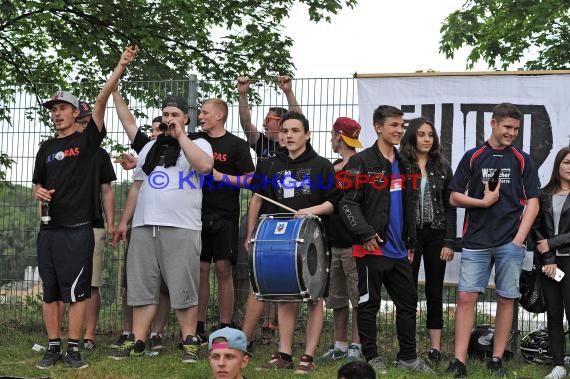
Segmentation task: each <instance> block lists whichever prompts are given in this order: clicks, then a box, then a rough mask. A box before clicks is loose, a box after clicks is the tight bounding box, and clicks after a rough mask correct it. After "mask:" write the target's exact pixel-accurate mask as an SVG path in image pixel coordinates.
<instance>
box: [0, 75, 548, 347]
mask: <svg viewBox="0 0 570 379" xmlns="http://www.w3.org/2000/svg"><path fill="white" fill-rule="evenodd" d="M221 84H222V83H214V82H200V81H196V80H195V78H191V79H190V80H182V81H161V82H136V83H132V82H131V83H129V82H126V83H123V84H122V90H123V91H122V92H123V93H126V92H127V91H126V90H128V89H131V91H129V92H128V93H130V94H131V95H130V96H129V97H127V99H126V100H127V101H128V103H129V108H130V109H131V111H132V112H133V114H134V115H135V117H136V118H137V121H138V123H139V125H140V126H143V127H147V128H148V126H149V124H150V123H151V120H152V118H153V117H155V116H158V115H159V114H160V110H159V109H158V107H156V106H154V107H153V106H149V105H148V104H147V103H146V102H143V101H142V100H139V99H143V98H147V99H148V98H149V97H152V96H149V93H150V94H153V93H157V94H159V93H160V94H163V93H165V92H170V93H180V94H185V95H186V96H188V97H189V99H190V100H191V110H190V113H191V119H192V120H193V121H192V122H191V125H190V129H191V130H192V129H193V128H195V127H196V113H197V110H198V108H197V104H198V103H199V101H200V100H201V99H206V98H210V97H217V96H218V95H219V94H221V93H223V92H222V91H221V89H220V88H221ZM228 84H229V85H234V84H233V83H228ZM80 86H81V89H80V90H79V89H78V91H77V93H96V92H97V87H99V86H100V84H97V83H83V84H81V85H80ZM36 88H41V89H42V90H43V92H44V93H53V92H54V91H55V90H57V89H58V88H55V87H54V86H53V85H51V84H37V85H36ZM2 90H10V91H13V92H14V93H15V94H16V97H15V99H14V101H13V102H11V103H8V104H0V107H2V108H4V109H8V110H9V115H10V121H7V120H3V121H0V122H1V125H2V129H1V132H0V152H3V153H6V154H7V155H9V156H10V158H11V159H12V160H13V164H12V167H11V168H10V169H8V170H7V171H6V179H5V181H3V182H2V183H1V185H0V194H1V196H0V202H1V203H0V215H1V217H0V320H10V319H15V320H18V322H20V323H23V324H26V325H30V326H31V327H34V328H37V329H38V330H41V328H43V323H42V313H41V283H40V282H39V278H38V275H37V272H35V269H34V268H35V266H36V255H35V254H36V250H35V245H36V242H35V241H36V240H35V239H36V235H37V231H38V227H39V222H38V215H37V203H36V201H35V200H34V199H33V196H32V190H31V178H32V171H33V166H34V157H35V154H36V152H37V149H38V145H39V143H40V142H41V141H42V140H45V139H46V138H48V137H50V136H53V131H52V130H51V129H50V128H49V125H50V122H49V121H48V113H47V112H46V111H45V110H43V109H42V108H41V106H40V105H39V103H38V99H37V98H36V97H35V96H32V95H31V94H28V93H24V92H21V91H20V89H19V87H18V86H4V87H3V88H2ZM254 91H255V95H256V99H257V100H256V102H255V103H253V104H250V105H251V111H252V122H253V123H254V124H255V125H257V127H258V129H259V130H261V126H262V123H263V118H264V117H265V114H266V112H267V109H268V108H269V107H275V106H279V107H285V108H286V107H287V101H286V98H285V96H284V95H283V94H282V93H280V92H279V91H278V90H277V88H276V86H270V85H259V86H254ZM294 92H295V94H296V97H297V99H298V102H299V104H300V105H301V107H302V109H303V112H304V114H305V115H306V116H307V118H308V120H309V122H310V126H311V143H312V145H313V147H314V148H315V150H316V151H317V152H318V153H319V154H321V155H322V156H324V157H326V158H329V159H331V160H332V159H335V158H337V156H336V154H334V153H333V152H332V149H331V145H330V127H331V125H332V123H333V122H334V120H335V119H336V118H337V117H339V116H348V117H352V118H355V119H358V100H357V90H356V79H353V78H309V79H296V80H295V81H294ZM156 98H157V99H158V98H160V97H159V96H158V95H157V96H156ZM84 100H86V101H93V99H84ZM157 104H158V103H157ZM228 105H229V108H230V112H229V117H228V120H227V123H226V129H227V130H229V131H230V132H232V133H234V134H236V135H237V136H239V137H241V138H244V137H245V136H244V133H243V132H242V130H241V127H240V125H239V116H238V105H237V102H236V101H228ZM106 127H107V134H108V137H107V138H106V140H105V141H104V147H105V148H106V149H107V150H108V151H109V152H110V154H111V156H112V157H115V156H116V155H117V154H118V153H119V152H120V151H126V150H129V142H128V140H127V136H126V134H125V133H124V132H123V129H122V127H121V125H120V123H119V121H118V118H117V116H116V112H115V109H114V104H113V102H112V100H109V103H108V104H107V111H106ZM114 167H115V171H116V173H117V178H118V179H117V181H116V182H115V183H114V185H113V189H114V193H115V201H116V203H115V208H116V218H117V220H118V218H119V215H120V213H121V211H122V208H123V206H124V203H125V199H126V194H127V192H128V189H129V187H130V182H131V173H130V172H128V171H124V170H123V169H122V168H121V166H120V165H118V164H115V165H114ZM249 196H250V195H249V194H248V193H243V201H242V212H246V210H247V200H248V198H249ZM124 257H125V246H124V245H121V246H119V247H118V248H117V249H113V248H112V247H111V246H106V247H105V268H104V275H103V278H104V283H105V284H104V285H103V286H102V287H101V293H102V299H103V306H102V309H101V315H100V322H99V327H98V328H99V330H101V331H112V330H119V329H120V327H121V319H122V314H121V301H122V289H121V283H122V271H123V265H124ZM242 269H243V266H242ZM242 273H243V270H242ZM240 278H241V284H240V286H241V288H240V291H242V292H241V294H242V295H245V294H246V293H247V291H248V284H247V277H244V276H243V275H242V276H241V277H240ZM212 283H213V288H212V291H211V293H212V299H211V301H210V305H209V309H208V320H209V322H210V323H213V322H217V319H218V312H217V304H216V288H215V278H214V275H212ZM487 292H488V293H486V294H485V295H484V296H482V297H481V300H480V302H479V306H478V310H477V322H478V323H492V322H493V320H494V309H495V308H494V304H495V302H494V298H493V297H492V295H491V292H490V291H487ZM386 300H387V301H386V302H384V303H383V306H382V309H381V312H380V315H379V316H380V317H379V318H378V323H379V326H380V330H381V331H382V332H384V333H388V334H389V335H391V336H392V337H393V336H394V334H395V331H394V327H393V325H394V314H395V309H394V307H393V306H392V303H391V302H389V299H388V298H386ZM444 303H445V305H444V319H445V325H446V326H445V328H446V329H445V330H444V340H445V341H446V342H445V343H446V344H447V346H448V347H452V343H453V330H452V327H453V315H454V308H455V303H456V298H455V289H454V288H453V287H448V288H446V290H445V294H444ZM425 312H426V307H425V297H424V295H423V288H420V303H419V307H418V324H417V325H418V330H422V329H423V328H424V325H425ZM305 314H306V312H303V310H302V311H301V317H303V315H305ZM238 318H239V317H238ZM325 322H326V323H327V324H328V325H330V326H331V327H330V328H327V330H332V315H331V314H330V312H327V314H326V321H325ZM174 323H175V321H174V316H173V315H171V321H170V324H169V326H170V327H172V326H173V324H174ZM544 323H545V321H544V316H543V315H540V316H536V315H529V314H527V313H525V312H522V311H521V312H520V313H519V323H518V324H519V329H521V330H522V331H529V330H533V329H536V328H538V327H542V326H543V325H544ZM302 324H303V323H300V325H302ZM210 325H211V324H210ZM172 330H174V328H172Z"/></svg>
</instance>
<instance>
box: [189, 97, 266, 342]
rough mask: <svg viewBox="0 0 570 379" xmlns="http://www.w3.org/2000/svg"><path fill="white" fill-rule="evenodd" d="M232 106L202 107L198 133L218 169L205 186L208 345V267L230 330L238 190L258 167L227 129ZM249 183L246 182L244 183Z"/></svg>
mask: <svg viewBox="0 0 570 379" xmlns="http://www.w3.org/2000/svg"><path fill="white" fill-rule="evenodd" d="M227 117H228V105H227V104H226V102H225V101H223V100H221V99H217V98H214V99H208V100H205V101H204V102H203V103H202V107H201V110H200V115H199V116H198V119H199V122H200V126H201V127H202V130H203V132H200V133H197V134H198V136H199V137H201V138H204V139H205V140H206V141H208V142H209V143H210V145H211V146H212V151H213V153H214V169H213V171H212V175H211V177H209V178H208V179H211V180H209V181H205V182H204V185H203V194H204V198H203V201H202V254H201V255H200V290H199V297H198V325H197V329H196V332H197V334H198V336H200V337H201V338H202V341H203V342H205V341H206V340H207V338H206V328H205V321H206V311H207V307H208V300H209V298H210V263H212V262H214V265H215V267H216V277H217V279H218V304H219V313H220V324H219V327H220V328H223V327H227V326H230V323H231V321H232V311H233V306H234V286H233V279H232V265H233V264H235V262H236V259H237V248H238V246H237V245H238V236H239V229H238V227H239V214H240V203H239V194H240V187H242V186H243V185H244V182H243V180H244V177H245V176H246V175H248V174H252V173H253V171H254V169H255V167H254V165H253V160H252V159H251V153H250V149H249V146H248V145H247V143H246V142H245V141H244V140H243V139H241V138H239V137H237V136H235V135H233V134H232V133H230V132H228V131H227V130H226V129H224V124H225V122H226V119H227ZM245 184H247V183H245Z"/></svg>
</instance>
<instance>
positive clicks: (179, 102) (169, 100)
mask: <svg viewBox="0 0 570 379" xmlns="http://www.w3.org/2000/svg"><path fill="white" fill-rule="evenodd" d="M166 107H176V108H178V109H180V110H181V111H182V112H184V114H187V113H188V102H187V101H186V99H183V98H182V97H180V96H175V95H167V96H166V98H165V99H164V100H163V101H162V108H161V109H164V108H166Z"/></svg>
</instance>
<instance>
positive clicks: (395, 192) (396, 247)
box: [381, 159, 408, 258]
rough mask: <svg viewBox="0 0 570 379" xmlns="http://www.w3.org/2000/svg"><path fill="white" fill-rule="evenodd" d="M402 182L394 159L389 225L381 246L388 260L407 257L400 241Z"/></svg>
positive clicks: (402, 222)
mask: <svg viewBox="0 0 570 379" xmlns="http://www.w3.org/2000/svg"><path fill="white" fill-rule="evenodd" d="M402 182H403V180H402V178H401V177H400V168H399V167H398V160H397V159H394V162H392V180H391V183H390V223H389V224H388V232H387V235H386V241H385V243H384V245H382V246H381V249H382V255H384V256H386V257H390V258H405V257H407V256H408V249H406V244H405V243H404V241H403V240H402V235H403V234H404V210H403V209H402V206H403V197H402V186H403V184H402Z"/></svg>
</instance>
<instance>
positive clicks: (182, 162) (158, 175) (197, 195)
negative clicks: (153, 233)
mask: <svg viewBox="0 0 570 379" xmlns="http://www.w3.org/2000/svg"><path fill="white" fill-rule="evenodd" d="M192 142H194V143H195V144H196V145H198V147H199V148H200V149H202V150H203V151H204V152H206V153H207V154H208V155H210V156H211V155H212V147H211V146H210V144H209V143H208V142H207V141H206V140H205V139H203V138H198V139H195V140H193V141H192ZM154 143H155V141H151V142H149V143H147V144H146V145H145V146H144V148H143V149H142V150H141V152H140V154H139V157H138V160H137V167H136V169H135V173H134V175H133V180H142V182H143V183H142V185H141V188H140V192H139V195H138V199H137V206H136V208H135V214H134V216H133V223H132V226H133V227H137V226H143V225H160V226H174V227H177V228H185V229H192V230H197V231H201V230H202V189H201V187H200V174H198V173H196V171H195V169H194V168H193V167H192V166H191V165H190V163H189V162H188V160H187V159H186V155H185V154H184V151H183V150H180V155H179V156H178V160H177V161H176V166H170V167H168V168H164V166H158V165H157V166H156V167H155V168H154V170H153V171H152V172H151V173H150V175H146V174H145V173H144V171H143V170H142V166H143V165H144V162H145V160H146V156H147V154H148V151H149V150H150V148H151V147H152V146H153V145H154Z"/></svg>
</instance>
